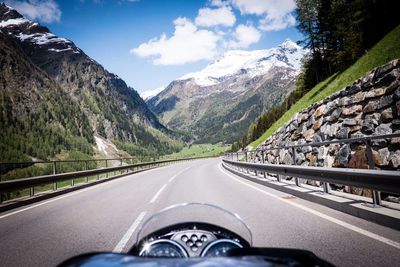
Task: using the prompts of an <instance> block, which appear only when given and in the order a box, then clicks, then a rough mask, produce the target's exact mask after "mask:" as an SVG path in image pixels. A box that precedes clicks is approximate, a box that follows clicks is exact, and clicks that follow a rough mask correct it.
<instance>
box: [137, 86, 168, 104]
mask: <svg viewBox="0 0 400 267" xmlns="http://www.w3.org/2000/svg"><path fill="white" fill-rule="evenodd" d="M164 89H165V86H160V87H158V88H156V89H153V90H148V91H144V92H141V93H140V97H141V98H143V100H145V101H147V100H149V99H150V98H152V97H154V96H156V95H158V94H159V93H161V92H162V91H163V90H164Z"/></svg>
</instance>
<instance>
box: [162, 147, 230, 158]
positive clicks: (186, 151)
mask: <svg viewBox="0 0 400 267" xmlns="http://www.w3.org/2000/svg"><path fill="white" fill-rule="evenodd" d="M229 149H230V146H221V145H212V144H199V145H191V146H186V147H184V148H183V149H182V150H181V151H179V152H177V153H173V154H169V155H165V156H163V157H162V158H161V159H180V158H189V157H207V156H219V155H222V154H224V153H225V152H226V151H228V150H229Z"/></svg>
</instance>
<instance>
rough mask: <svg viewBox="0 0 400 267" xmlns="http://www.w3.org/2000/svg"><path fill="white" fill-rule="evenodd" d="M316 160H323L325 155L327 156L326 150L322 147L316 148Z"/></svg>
mask: <svg viewBox="0 0 400 267" xmlns="http://www.w3.org/2000/svg"><path fill="white" fill-rule="evenodd" d="M317 151H318V152H317V159H318V160H324V159H325V157H326V155H327V154H328V149H327V148H326V147H324V146H320V147H318V148H317Z"/></svg>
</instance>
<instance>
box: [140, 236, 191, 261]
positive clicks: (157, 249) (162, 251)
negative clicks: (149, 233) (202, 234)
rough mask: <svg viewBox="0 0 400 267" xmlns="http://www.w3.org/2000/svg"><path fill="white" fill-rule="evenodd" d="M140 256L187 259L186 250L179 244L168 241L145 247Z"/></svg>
mask: <svg viewBox="0 0 400 267" xmlns="http://www.w3.org/2000/svg"><path fill="white" fill-rule="evenodd" d="M139 256H143V257H163V258H187V257H188V254H187V252H186V250H185V249H184V248H183V247H182V246H181V245H180V244H178V243H177V242H175V241H173V240H168V239H161V240H156V241H153V242H151V243H148V244H146V245H144V248H143V249H142V250H141V251H140V254H139Z"/></svg>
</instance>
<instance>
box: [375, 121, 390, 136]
mask: <svg viewBox="0 0 400 267" xmlns="http://www.w3.org/2000/svg"><path fill="white" fill-rule="evenodd" d="M390 125H391V124H390V123H382V124H380V125H379V126H378V127H376V128H375V135H385V134H391V133H392V129H391V128H390Z"/></svg>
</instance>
